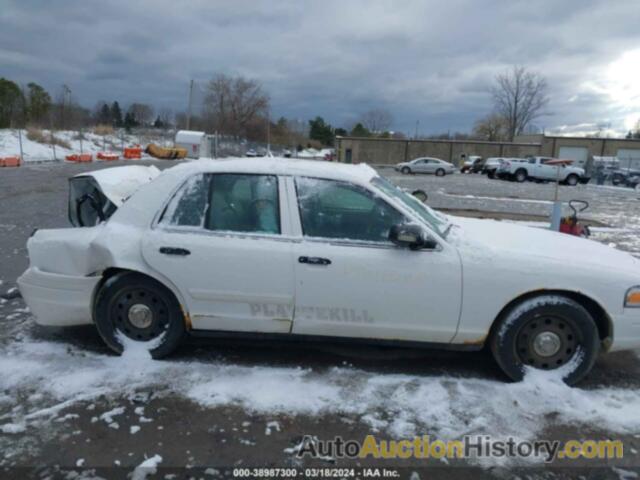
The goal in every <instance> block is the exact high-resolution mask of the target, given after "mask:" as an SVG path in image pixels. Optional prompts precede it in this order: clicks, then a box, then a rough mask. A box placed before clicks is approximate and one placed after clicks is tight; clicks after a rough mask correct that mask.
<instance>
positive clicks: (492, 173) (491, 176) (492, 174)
mask: <svg viewBox="0 0 640 480" xmlns="http://www.w3.org/2000/svg"><path fill="white" fill-rule="evenodd" d="M487 177H489V178H490V179H491V180H493V179H494V178H496V172H493V171H489V172H487Z"/></svg>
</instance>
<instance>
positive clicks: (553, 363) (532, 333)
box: [516, 315, 584, 370]
mask: <svg viewBox="0 0 640 480" xmlns="http://www.w3.org/2000/svg"><path fill="white" fill-rule="evenodd" d="M583 340H584V339H583V338H582V333H581V332H580V329H578V328H577V326H576V325H575V324H574V322H573V320H571V319H570V318H568V317H561V316H556V315H546V316H544V317H536V318H532V319H530V320H529V321H528V322H527V323H525V325H523V326H522V328H520V331H519V332H518V334H517V337H516V348H517V355H518V358H519V360H520V362H522V363H523V364H524V365H529V366H531V367H535V368H540V369H543V370H549V369H553V368H557V367H560V366H562V365H565V364H566V363H567V362H569V360H571V359H572V358H573V356H574V354H575V353H576V350H577V348H578V346H579V345H581V344H582V342H583Z"/></svg>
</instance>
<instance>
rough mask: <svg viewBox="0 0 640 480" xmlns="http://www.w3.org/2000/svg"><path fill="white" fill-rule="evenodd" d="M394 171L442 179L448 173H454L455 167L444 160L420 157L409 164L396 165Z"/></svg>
mask: <svg viewBox="0 0 640 480" xmlns="http://www.w3.org/2000/svg"><path fill="white" fill-rule="evenodd" d="M394 168H395V170H396V171H398V172H401V173H405V174H410V173H432V174H434V175H436V176H438V177H444V176H445V175H446V174H448V173H454V172H455V171H456V167H455V166H454V165H453V164H451V163H449V162H445V161H444V160H440V159H439V158H433V157H421V158H416V159H415V160H411V161H410V162H402V163H398V164H397V165H396V166H395V167H394Z"/></svg>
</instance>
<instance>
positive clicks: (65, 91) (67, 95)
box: [62, 83, 71, 130]
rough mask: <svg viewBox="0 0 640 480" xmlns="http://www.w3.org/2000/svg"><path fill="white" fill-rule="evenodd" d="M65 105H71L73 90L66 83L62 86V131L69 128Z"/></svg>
mask: <svg viewBox="0 0 640 480" xmlns="http://www.w3.org/2000/svg"><path fill="white" fill-rule="evenodd" d="M65 101H66V102H65ZM65 103H66V105H67V106H68V105H69V104H70V103H71V89H70V88H69V87H68V86H67V84H66V83H65V84H63V85H62V130H64V129H65V128H66V126H67V115H66V111H65Z"/></svg>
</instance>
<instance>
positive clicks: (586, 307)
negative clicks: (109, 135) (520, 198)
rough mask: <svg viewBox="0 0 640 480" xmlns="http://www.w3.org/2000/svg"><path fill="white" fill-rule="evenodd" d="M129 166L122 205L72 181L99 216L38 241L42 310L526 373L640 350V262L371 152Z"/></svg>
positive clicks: (132, 333) (152, 335)
mask: <svg viewBox="0 0 640 480" xmlns="http://www.w3.org/2000/svg"><path fill="white" fill-rule="evenodd" d="M132 168H134V167H119V168H118V169H113V170H111V169H105V170H101V171H100V175H95V176H93V177H91V179H90V180H91V183H90V184H89V186H90V187H91V188H95V189H96V190H97V191H99V192H101V195H103V196H104V197H105V198H113V200H112V204H113V208H110V209H109V211H105V209H104V208H103V207H104V205H103V203H101V201H103V200H105V199H104V198H102V197H101V196H100V195H97V196H94V197H93V201H82V199H83V196H82V195H81V196H78V194H79V193H80V192H79V191H76V192H75V197H73V195H72V197H71V199H73V198H75V202H70V213H73V212H76V211H77V210H78V209H95V210H96V212H94V215H93V217H94V218H96V217H99V221H98V222H97V224H96V223H93V222H87V223H84V224H85V225H87V226H86V227H84V228H57V229H40V230H37V231H36V232H34V234H33V235H32V236H31V238H30V239H29V241H28V243H27V248H28V252H29V261H30V264H29V268H28V269H27V270H26V271H25V272H24V274H23V275H22V276H21V277H20V278H19V279H18V285H19V287H20V291H21V292H22V295H23V297H24V299H25V301H26V303H27V304H28V306H29V308H30V309H31V311H32V312H33V314H34V315H35V317H36V321H37V322H38V323H40V324H42V325H48V326H57V327H62V326H71V325H95V327H96V328H97V331H98V333H99V334H100V336H101V337H102V339H103V340H104V342H105V343H106V344H107V345H108V346H109V347H110V348H111V349H112V350H113V351H114V352H116V353H121V352H123V350H124V349H126V348H129V346H130V345H132V344H136V343H137V344H138V347H137V348H146V349H148V350H149V351H150V352H151V355H153V357H154V358H159V357H163V356H166V355H168V354H169V353H171V352H172V351H173V350H174V349H175V348H176V347H177V346H178V345H179V344H180V343H181V342H182V340H183V339H184V337H185V336H186V335H187V334H192V335H200V336H203V335H216V336H224V335H231V336H233V335H240V334H245V335H248V336H250V337H251V336H253V338H256V336H259V337H260V336H261V337H262V338H264V339H265V340H272V339H273V338H274V337H276V338H280V339H283V340H284V339H291V340H295V341H296V342H299V341H302V340H305V339H306V340H309V341H321V342H322V341H325V342H326V341H330V340H331V338H334V339H335V338H342V339H345V338H351V339H358V340H360V341H363V340H367V341H370V342H378V343H379V342H383V343H387V344H392V345H402V344H403V342H404V344H405V345H406V344H407V342H409V343H408V344H409V345H415V344H416V343H423V344H426V345H435V344H439V345H441V346H443V347H445V348H450V349H451V348H453V349H456V348H457V349H460V350H469V349H472V350H473V349H475V350H479V349H482V348H483V347H484V346H485V345H487V346H488V347H490V350H491V352H492V353H493V355H494V357H495V359H496V362H497V363H498V365H499V366H500V367H501V368H502V370H503V371H504V372H505V374H506V375H507V376H509V377H510V378H512V379H516V380H519V379H521V378H522V377H523V375H524V372H525V368H526V367H531V368H536V369H539V370H552V369H556V368H560V367H563V366H565V369H564V370H565V371H564V374H563V376H564V379H565V381H566V382H568V383H575V382H576V381H578V380H580V379H581V378H582V377H584V375H586V374H587V373H588V372H589V370H590V369H591V367H592V366H593V364H594V362H595V360H596V358H597V357H598V355H599V353H600V352H602V351H611V350H625V349H635V348H638V347H640V327H639V325H640V308H639V307H640V287H639V286H638V285H640V268H639V265H640V260H638V259H635V258H634V257H632V256H631V255H629V254H628V253H625V252H622V251H620V250H616V249H615V248H611V247H609V246H606V245H603V244H600V243H597V242H593V241H590V240H585V239H582V238H577V237H574V236H570V235H561V234H559V233H557V232H551V231H548V230H544V229H538V228H530V227H524V226H520V225H512V224H508V223H505V222H498V221H492V220H479V219H470V218H461V217H453V216H447V215H442V214H440V213H438V212H436V211H434V210H432V209H431V208H429V207H428V206H426V205H425V204H423V203H422V202H420V201H419V200H417V199H416V198H415V197H413V196H412V195H409V194H408V193H406V192H404V191H403V190H401V189H399V188H398V187H396V186H394V185H393V184H391V183H390V182H389V181H387V180H385V179H384V178H382V177H380V176H379V175H378V173H377V172H376V171H375V170H373V169H372V168H370V167H368V166H366V165H358V166H354V165H338V164H329V163H325V162H311V161H294V160H287V159H271V158H266V159H262V160H260V161H255V160H250V159H229V160H225V161H212V160H201V161H194V162H189V163H186V164H182V165H178V166H175V167H172V168H169V169H167V170H164V171H163V172H162V173H159V174H158V172H157V171H156V170H148V171H147V172H144V171H142V173H140V174H139V175H138V176H137V177H136V178H139V179H140V181H139V182H137V183H130V182H127V181H122V180H128V179H129V178H130V176H131V172H132V170H130V169H132ZM114 202H115V203H114ZM73 203H76V205H73ZM98 212H101V213H100V214H98ZM88 217H91V215H88ZM88 217H87V218H88ZM70 218H72V216H70ZM568 265H569V266H570V267H571V268H568V267H567V266H568ZM488 278H490V279H491V282H492V288H491V294H490V295H487V290H486V282H487V279H488ZM134 348H136V347H134Z"/></svg>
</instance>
